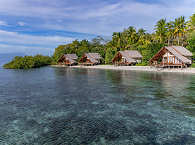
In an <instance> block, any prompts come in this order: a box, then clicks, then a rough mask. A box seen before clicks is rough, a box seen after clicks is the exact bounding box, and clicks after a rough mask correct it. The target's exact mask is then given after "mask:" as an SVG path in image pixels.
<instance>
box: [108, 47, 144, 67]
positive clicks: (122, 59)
mask: <svg viewBox="0 0 195 145" xmlns="http://www.w3.org/2000/svg"><path fill="white" fill-rule="evenodd" d="M141 62H142V55H141V54H140V53H139V51H137V50H125V51H119V52H118V53H117V54H116V55H115V57H114V58H113V60H112V63H113V64H115V65H135V64H137V63H141Z"/></svg>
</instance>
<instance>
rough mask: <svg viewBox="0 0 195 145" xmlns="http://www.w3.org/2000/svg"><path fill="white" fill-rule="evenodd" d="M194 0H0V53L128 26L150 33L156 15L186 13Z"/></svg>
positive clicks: (46, 50)
mask: <svg viewBox="0 0 195 145" xmlns="http://www.w3.org/2000/svg"><path fill="white" fill-rule="evenodd" d="M193 13H195V0H0V53H20V52H21V53H25V54H26V55H35V54H43V55H52V53H53V52H54V49H55V48H56V47H57V46H58V45H60V44H67V43H70V42H72V41H73V40H75V39H78V40H82V39H88V40H91V39H93V38H94V37H96V36H102V37H105V38H111V36H112V33H113V32H119V31H123V29H124V28H128V27H129V26H134V27H136V28H137V29H138V28H144V29H146V30H147V31H148V32H150V33H151V32H152V31H153V29H154V25H155V23H156V22H157V21H158V20H159V19H161V18H166V19H167V20H174V19H175V18H177V17H179V16H185V17H186V18H189V16H191V15H192V14H193Z"/></svg>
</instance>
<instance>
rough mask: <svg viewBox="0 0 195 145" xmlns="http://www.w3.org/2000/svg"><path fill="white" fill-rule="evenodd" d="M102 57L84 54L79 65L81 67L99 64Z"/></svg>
mask: <svg viewBox="0 0 195 145" xmlns="http://www.w3.org/2000/svg"><path fill="white" fill-rule="evenodd" d="M101 59H102V57H101V56H100V54H99V53H85V54H83V56H82V57H81V59H80V61H79V64H81V65H97V64H100V63H101Z"/></svg>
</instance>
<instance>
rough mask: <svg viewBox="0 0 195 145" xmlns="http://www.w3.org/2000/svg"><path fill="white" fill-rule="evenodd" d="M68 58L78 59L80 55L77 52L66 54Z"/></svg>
mask: <svg viewBox="0 0 195 145" xmlns="http://www.w3.org/2000/svg"><path fill="white" fill-rule="evenodd" d="M64 56H65V57H66V58H69V59H73V60H76V59H78V56H77V55H76V54H65V55H64Z"/></svg>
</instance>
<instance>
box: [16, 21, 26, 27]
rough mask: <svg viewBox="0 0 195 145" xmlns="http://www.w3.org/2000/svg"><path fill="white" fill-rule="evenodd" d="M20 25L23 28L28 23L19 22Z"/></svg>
mask: <svg viewBox="0 0 195 145" xmlns="http://www.w3.org/2000/svg"><path fill="white" fill-rule="evenodd" d="M18 25H19V26H21V27H23V26H25V25H26V23H25V22H18Z"/></svg>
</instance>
